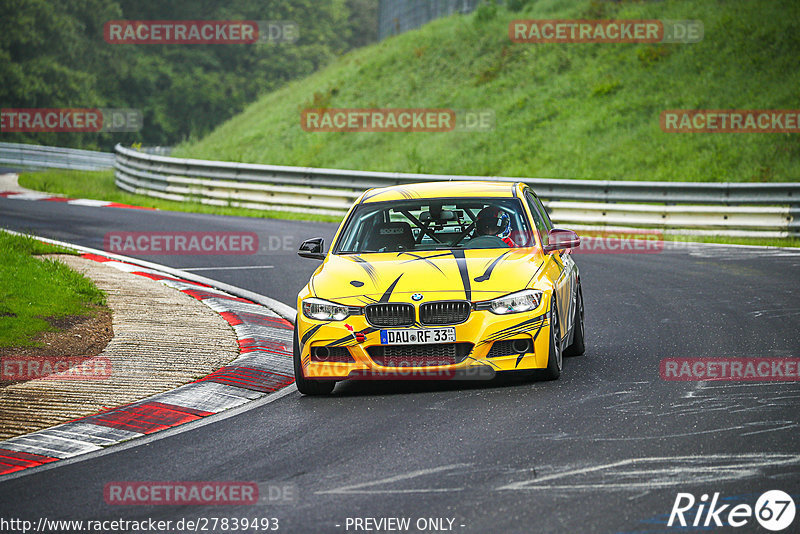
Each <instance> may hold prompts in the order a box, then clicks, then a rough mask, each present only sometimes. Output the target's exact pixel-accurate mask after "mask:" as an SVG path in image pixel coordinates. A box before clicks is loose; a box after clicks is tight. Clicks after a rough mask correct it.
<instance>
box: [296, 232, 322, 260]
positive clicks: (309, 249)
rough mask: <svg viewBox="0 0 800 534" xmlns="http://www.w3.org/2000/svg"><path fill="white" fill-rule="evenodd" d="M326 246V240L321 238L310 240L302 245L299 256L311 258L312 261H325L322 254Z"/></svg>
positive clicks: (298, 252)
mask: <svg viewBox="0 0 800 534" xmlns="http://www.w3.org/2000/svg"><path fill="white" fill-rule="evenodd" d="M324 246H325V239H323V238H321V237H315V238H313V239H308V240H306V241H303V242H302V243H301V244H300V250H298V251H297V255H298V256H300V257H301V258H311V259H312V260H324V259H325V254H324V253H323V252H322V249H323V248H324Z"/></svg>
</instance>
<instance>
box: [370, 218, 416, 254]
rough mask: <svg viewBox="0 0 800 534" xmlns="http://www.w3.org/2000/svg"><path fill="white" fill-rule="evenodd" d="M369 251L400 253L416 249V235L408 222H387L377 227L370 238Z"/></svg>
mask: <svg viewBox="0 0 800 534" xmlns="http://www.w3.org/2000/svg"><path fill="white" fill-rule="evenodd" d="M368 243H369V247H368V248H369V250H375V251H384V252H399V251H401V250H411V249H413V248H414V233H413V232H412V231H411V225H410V224H408V223H407V222H387V223H380V224H377V225H375V228H374V230H373V233H372V235H371V236H370V238H369V241H368Z"/></svg>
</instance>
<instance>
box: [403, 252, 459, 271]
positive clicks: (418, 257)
mask: <svg viewBox="0 0 800 534" xmlns="http://www.w3.org/2000/svg"><path fill="white" fill-rule="evenodd" d="M403 254H408V255H409V256H413V257H414V259H413V260H407V261H404V262H403V263H409V262H412V261H419V260H422V261H424V262H425V263H427V264H428V265H430V266H431V267H433V268H434V269H436V270H437V271H439V272H440V273H442V274H444V271H442V270H441V269H440V268H439V266H438V265H436V264H435V263H433V262H432V261H431V260H430V258H431V257H433V258H437V257H439V256H449V255H450V254H439V255H437V256H430V257H428V258H426V257H425V256H419V255H417V254H414V253H412V252H401V253H400V254H399V255H403Z"/></svg>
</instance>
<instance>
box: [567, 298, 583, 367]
mask: <svg viewBox="0 0 800 534" xmlns="http://www.w3.org/2000/svg"><path fill="white" fill-rule="evenodd" d="M573 322H574V323H575V326H574V327H573V329H574V330H575V332H574V333H573V334H572V344H571V345H570V346H569V347H567V348H566V349H564V356H580V355H581V354H583V353H584V352H586V345H585V343H584V333H585V330H584V327H583V291H581V286H580V284H578V296H577V297H576V300H575V319H574V321H573Z"/></svg>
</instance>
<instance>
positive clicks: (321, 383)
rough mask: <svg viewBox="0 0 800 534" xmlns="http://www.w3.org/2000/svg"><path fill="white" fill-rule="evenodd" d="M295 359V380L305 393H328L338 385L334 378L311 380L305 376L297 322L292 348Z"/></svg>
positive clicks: (298, 389) (300, 389) (298, 387)
mask: <svg viewBox="0 0 800 534" xmlns="http://www.w3.org/2000/svg"><path fill="white" fill-rule="evenodd" d="M292 357H293V359H294V382H295V384H297V391H299V392H300V393H302V394H303V395H327V394H329V393H330V392H331V391H333V388H334V387H336V382H335V381H333V380H311V379H309V378H306V377H305V376H303V364H302V361H301V360H300V337H299V336H298V334H297V324H296V323H295V325H294V343H293V350H292Z"/></svg>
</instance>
